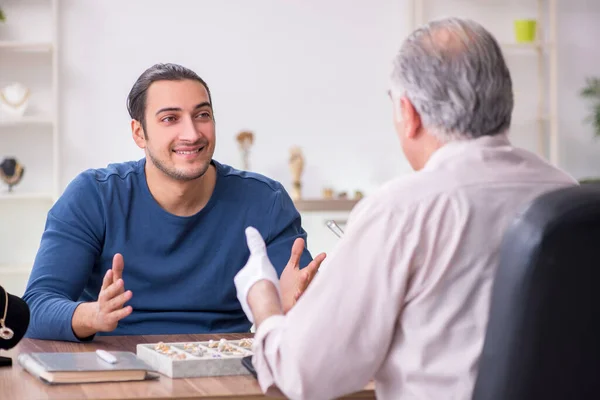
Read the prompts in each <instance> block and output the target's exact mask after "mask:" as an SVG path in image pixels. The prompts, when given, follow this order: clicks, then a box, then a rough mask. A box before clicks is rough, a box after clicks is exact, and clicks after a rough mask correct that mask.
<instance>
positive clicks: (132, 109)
mask: <svg viewBox="0 0 600 400" xmlns="http://www.w3.org/2000/svg"><path fill="white" fill-rule="evenodd" d="M128 109H129V113H130V115H131V118H132V121H131V131H132V136H133V140H134V141H135V143H136V144H137V145H138V146H139V147H140V148H141V149H143V150H144V152H145V158H143V159H141V160H139V161H135V162H125V163H121V164H112V165H109V166H108V167H107V168H103V169H97V170H88V171H85V172H83V173H82V174H80V175H79V176H77V177H76V178H75V179H74V180H73V181H72V182H71V183H70V184H69V186H68V187H67V188H66V190H65V192H64V193H63V195H62V196H61V198H60V199H59V200H58V201H57V202H56V204H55V205H54V206H53V207H52V209H51V210H50V212H49V213H48V219H47V222H46V228H45V230H44V233H43V236H42V240H41V244H40V248H39V251H38V254H37V257H36V260H35V263H34V266H33V270H32V273H31V276H30V279H29V282H28V285H27V289H26V291H25V294H24V296H23V298H24V300H26V301H27V303H28V304H29V306H30V308H31V324H30V327H29V330H28V334H27V335H28V337H31V338H39V339H54V340H71V341H77V340H91V339H92V338H93V337H94V335H95V334H97V333H99V334H114V335H135V334H139V335H142V334H175V333H205V332H244V331H248V330H249V328H250V322H249V321H248V319H247V318H246V316H245V315H244V312H243V311H242V309H241V306H240V303H239V302H238V301H237V298H236V292H235V287H234V285H233V277H234V275H235V274H236V273H237V272H238V271H239V269H240V268H241V267H242V266H243V265H244V262H245V260H246V259H247V258H248V249H247V248H246V246H245V245H244V234H243V232H244V229H243V228H244V227H246V226H248V225H253V226H257V227H258V229H259V231H260V232H261V234H262V235H263V238H264V240H265V241H266V242H267V244H268V251H269V255H270V256H271V257H272V260H273V261H274V263H275V265H276V268H277V271H278V275H279V276H280V277H281V285H282V291H283V292H284V296H285V297H286V299H287V303H286V307H287V308H288V309H289V308H291V307H292V305H293V303H294V302H295V300H296V299H297V298H298V296H299V295H300V294H301V292H302V291H303V290H304V289H305V288H306V286H307V285H308V283H309V282H310V280H311V279H312V277H313V276H314V273H315V272H316V270H317V269H318V267H319V265H320V263H321V261H322V260H323V258H324V255H323V254H321V255H319V256H317V257H316V258H315V259H314V260H312V261H311V256H310V254H309V252H308V251H307V250H305V249H304V240H305V239H306V236H307V235H306V232H305V231H304V230H303V229H302V227H301V224H300V222H301V221H300V215H299V213H298V212H297V210H296V209H295V207H294V205H293V203H292V201H291V199H290V197H289V196H288V194H287V193H286V191H285V189H284V188H283V186H282V185H281V184H279V183H277V182H275V181H273V180H270V179H268V178H266V177H264V176H261V175H258V174H254V173H250V172H243V171H238V170H235V169H233V168H231V167H229V166H227V165H223V164H220V163H218V162H217V161H215V160H213V158H212V157H213V152H214V149H215V142H216V138H215V118H214V114H213V105H212V99H211V96H210V91H209V89H208V86H207V85H206V83H205V82H204V81H203V80H202V79H201V78H200V77H198V75H196V74H195V73H194V72H193V71H190V70H189V69H186V68H184V67H181V66H179V65H173V64H158V65H155V66H153V67H151V68H149V69H148V70H146V71H145V72H144V73H143V74H142V75H141V76H140V77H139V79H138V80H137V81H136V83H135V84H134V86H133V88H132V89H131V92H130V94H129V97H128ZM290 251H291V257H290ZM288 258H289V261H288ZM286 264H287V266H286ZM300 265H302V266H303V267H304V266H307V265H308V267H307V268H305V269H302V270H300V268H299V267H300ZM284 267H285V269H284Z"/></svg>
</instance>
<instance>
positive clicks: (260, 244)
mask: <svg viewBox="0 0 600 400" xmlns="http://www.w3.org/2000/svg"><path fill="white" fill-rule="evenodd" d="M246 244H247V245H248V249H249V250H250V257H249V258H248V262H246V265H244V267H243V268H242V269H241V270H240V271H239V272H238V273H237V274H236V275H235V277H234V278H233V281H234V283H235V288H236V290H237V298H238V300H239V301H240V304H241V305H242V309H243V310H244V313H246V316H247V317H248V319H249V320H250V322H252V323H254V318H253V316H252V311H251V310H250V307H249V306H248V292H249V291H250V288H251V287H252V286H253V285H254V284H255V283H256V282H258V281H260V280H263V279H267V280H269V281H271V282H273V284H274V285H275V288H277V293H278V294H279V296H280V297H281V293H280V291H279V277H278V276H277V271H276V270H275V267H273V264H271V260H269V256H268V255H267V247H266V246H265V241H264V240H263V238H262V236H261V235H260V233H259V232H258V230H256V228H254V227H252V226H249V227H248V228H246Z"/></svg>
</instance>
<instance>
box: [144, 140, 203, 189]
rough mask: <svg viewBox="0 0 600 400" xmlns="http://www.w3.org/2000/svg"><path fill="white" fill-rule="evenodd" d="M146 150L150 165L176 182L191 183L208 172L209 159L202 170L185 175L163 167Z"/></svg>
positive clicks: (161, 163)
mask: <svg viewBox="0 0 600 400" xmlns="http://www.w3.org/2000/svg"><path fill="white" fill-rule="evenodd" d="M206 146H208V144H206ZM146 150H147V151H148V156H149V157H150V160H152V163H153V164H154V165H155V166H156V168H158V169H159V170H160V171H162V172H163V173H164V174H165V175H167V176H168V177H170V178H172V179H175V180H178V181H185V182H187V181H193V180H194V179H198V178H201V177H202V176H204V174H205V173H206V171H208V167H209V166H210V159H209V160H208V161H207V162H206V164H205V165H203V166H202V168H200V169H199V170H197V171H194V172H193V173H186V172H183V171H178V170H177V169H176V168H168V167H167V166H165V164H164V163H163V162H162V161H161V160H159V159H158V158H156V157H154V155H153V154H152V152H151V151H150V149H148V148H146Z"/></svg>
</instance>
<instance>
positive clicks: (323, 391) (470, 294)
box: [253, 135, 577, 400]
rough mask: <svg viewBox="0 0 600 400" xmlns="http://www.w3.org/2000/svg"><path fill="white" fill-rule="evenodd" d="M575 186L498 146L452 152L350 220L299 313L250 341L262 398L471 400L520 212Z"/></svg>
mask: <svg viewBox="0 0 600 400" xmlns="http://www.w3.org/2000/svg"><path fill="white" fill-rule="evenodd" d="M576 184H577V182H576V181H575V180H574V179H573V178H572V177H570V176H569V175H567V174H565V173H564V172H562V171H561V170H559V169H556V168H555V167H553V166H551V165H550V164H548V163H546V162H545V161H543V160H542V159H541V158H539V157H537V156H536V155H534V154H532V153H530V152H527V151H525V150H522V149H518V148H515V147H513V146H511V144H510V142H509V141H508V139H507V137H506V136H505V135H499V136H496V137H483V138H479V139H476V140H466V141H459V142H452V143H450V144H447V145H446V146H444V147H442V148H441V149H439V150H437V151H436V152H435V153H434V154H433V156H432V157H431V159H430V160H429V162H428V163H427V164H426V166H425V168H424V169H423V170H421V171H419V172H416V173H414V174H411V175H409V176H405V177H402V178H398V179H396V180H394V181H392V182H390V183H388V184H386V185H385V186H384V187H382V188H381V189H380V190H379V191H378V192H377V193H375V194H373V195H372V196H369V197H367V198H365V199H364V200H363V201H361V202H360V203H359V204H358V205H357V206H356V207H355V209H354V210H353V211H352V212H351V214H350V217H349V220H348V224H347V230H346V232H345V235H344V237H343V238H342V239H341V240H340V241H339V243H338V244H337V246H336V247H335V249H334V250H333V251H332V253H331V254H330V255H329V256H328V258H327V259H326V261H325V262H324V263H323V266H322V267H321V270H320V271H319V273H318V274H317V276H316V278H315V279H314V281H313V282H312V284H311V285H310V286H309V288H308V289H307V291H306V292H305V293H304V295H303V296H302V297H301V298H300V300H299V302H298V303H297V304H296V305H295V306H294V308H293V309H292V310H291V311H290V312H289V313H288V314H287V315H286V316H274V317H270V318H268V319H267V320H265V321H264V323H263V324H261V325H260V326H259V328H258V330H257V332H256V335H255V343H254V351H255V356H254V359H253V362H254V365H255V368H256V370H257V372H258V375H259V383H260V385H261V388H262V389H263V391H266V390H267V389H269V388H270V387H273V386H277V387H278V388H279V389H280V390H281V391H282V392H283V393H284V394H285V395H286V396H288V397H289V398H292V399H310V400H316V399H331V398H334V397H337V396H340V395H343V394H347V393H351V392H355V391H358V390H361V389H362V388H364V386H365V385H366V384H367V383H368V382H369V381H370V380H371V379H374V380H375V390H376V395H377V398H378V399H383V400H385V399H394V400H401V399H426V400H438V399H444V400H449V399H469V398H470V396H471V392H472V389H473V385H474V380H475V378H476V374H477V365H478V360H479V356H480V352H481V349H482V344H483V340H484V335H485V329H486V323H487V320H488V307H489V302H490V291H491V287H492V280H493V277H494V272H495V270H496V267H497V265H498V252H499V246H500V242H501V238H502V235H503V233H504V232H505V230H506V228H507V226H508V224H509V223H510V222H511V221H512V220H513V219H514V217H515V215H516V213H517V211H518V210H519V209H520V208H521V207H522V206H524V204H525V203H526V202H529V201H530V200H532V199H534V198H535V197H536V196H538V195H540V194H542V193H543V192H546V191H549V190H553V189H557V188H560V187H565V186H570V185H576Z"/></svg>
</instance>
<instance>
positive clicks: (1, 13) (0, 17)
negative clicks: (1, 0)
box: [0, 8, 6, 22]
mask: <svg viewBox="0 0 600 400" xmlns="http://www.w3.org/2000/svg"><path fill="white" fill-rule="evenodd" d="M4 21H6V16H5V15H4V11H2V9H1V8H0V22H4Z"/></svg>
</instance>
